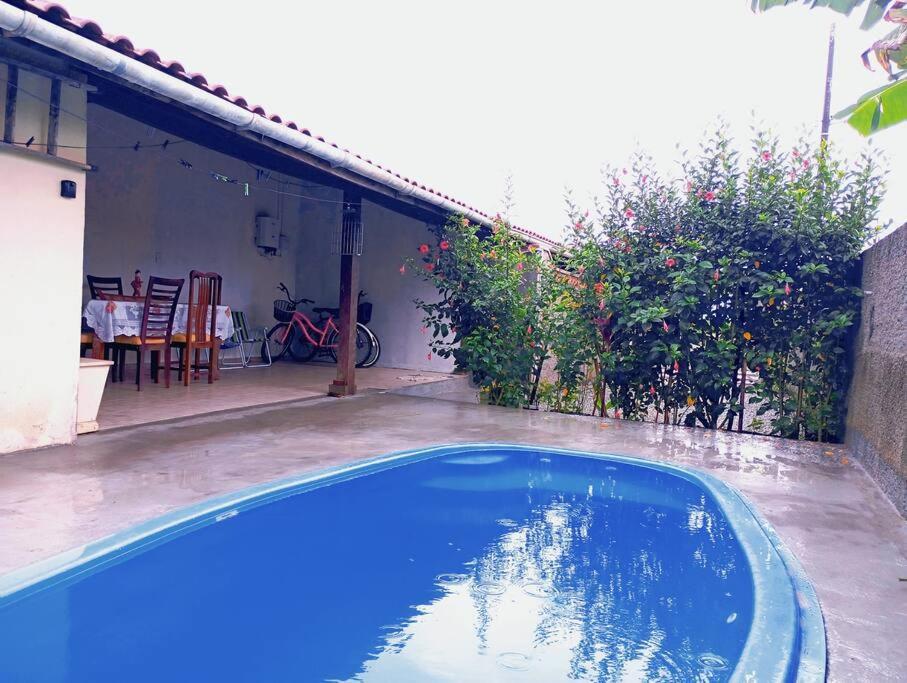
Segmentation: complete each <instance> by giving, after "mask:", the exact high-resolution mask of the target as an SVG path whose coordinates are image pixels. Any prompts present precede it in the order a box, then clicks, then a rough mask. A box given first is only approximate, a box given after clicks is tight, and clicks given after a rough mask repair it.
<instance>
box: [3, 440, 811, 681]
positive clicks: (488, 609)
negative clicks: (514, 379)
mask: <svg viewBox="0 0 907 683" xmlns="http://www.w3.org/2000/svg"><path fill="white" fill-rule="evenodd" d="M776 546H777V544H776V543H775V542H774V539H773V535H772V533H771V532H770V530H766V529H765V528H764V524H761V523H760V522H759V521H758V520H757V519H756V517H754V516H753V514H752V513H751V512H750V510H749V508H748V507H747V506H746V505H745V504H744V503H743V501H742V500H741V499H740V498H739V497H737V496H736V495H735V494H734V493H733V491H731V490H730V489H727V487H723V485H720V484H719V483H717V482H716V481H715V480H711V479H709V478H706V477H702V476H699V475H693V474H689V473H685V472H683V471H681V470H678V469H676V468H669V467H665V466H655V465H644V464H642V463H641V461H635V460H631V459H627V458H616V457H610V456H595V457H592V456H587V455H582V454H569V453H562V452H554V451H550V450H542V449H534V448H519V447H504V446H486V447H448V448H442V449H434V450H431V451H426V452H420V453H416V454H409V455H403V456H395V457H390V458H386V459H382V460H378V461H375V462H371V463H368V464H366V465H364V466H360V467H353V468H346V469H342V470H338V471H334V472H329V473H327V474H325V475H320V476H316V477H306V478H304V479H300V480H297V481H293V482H282V483H280V484H278V485H276V486H270V487H259V488H258V489H255V490H250V491H248V492H244V493H242V494H238V495H236V496H232V497H230V498H229V499H227V500H221V501H217V502H215V503H213V504H210V505H206V506H200V507H198V508H196V509H193V510H189V511H185V512H183V513H180V514H178V515H173V516H171V517H170V518H164V519H162V520H158V521H156V522H153V523H150V524H148V525H144V526H143V527H140V528H138V529H135V530H133V531H132V532H130V533H129V534H124V535H120V536H118V537H115V538H113V539H110V540H108V541H105V542H103V543H101V544H99V545H97V546H89V547H87V548H84V549H81V550H80V551H78V552H76V553H75V554H74V555H67V556H61V557H60V558H55V560H53V561H52V562H50V563H48V564H46V565H44V566H42V567H37V568H33V569H30V570H28V571H27V572H22V573H19V574H18V575H16V576H13V577H11V578H10V577H8V578H7V579H6V580H5V583H4V582H2V581H0V680H2V681H18V680H22V681H92V682H95V681H124V680H130V681H291V680H292V681H337V680H341V681H342V680H362V681H390V682H405V681H423V680H426V681H434V680H442V681H443V680H447V681H497V680H501V681H510V680H513V681H545V682H548V681H565V680H583V681H586V680H588V681H623V680H647V681H648V680H653V681H720V680H729V679H731V678H742V677H743V676H746V675H750V676H754V678H753V680H758V681H768V680H798V679H799V680H809V679H811V678H813V677H817V678H816V679H817V680H821V675H822V674H824V640H821V639H820V634H819V633H818V632H817V627H816V618H818V619H819V622H818V624H819V626H818V630H819V631H821V617H820V616H818V608H817V606H816V605H815V604H813V601H814V595H813V594H812V592H811V589H810V588H809V587H808V585H807V584H804V583H802V581H800V580H799V579H798V578H797V577H796V576H792V575H791V573H790V570H789V565H790V558H788V560H787V562H785V560H784V557H783V555H782V554H781V553H779V551H778V548H777V547H776ZM810 623H811V624H812V625H811V626H810ZM820 648H821V649H822V650H823V652H822V653H821V654H820V653H819V652H818V649H820ZM820 660H821V661H820Z"/></svg>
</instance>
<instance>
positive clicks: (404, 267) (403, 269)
mask: <svg viewBox="0 0 907 683" xmlns="http://www.w3.org/2000/svg"><path fill="white" fill-rule="evenodd" d="M400 275H406V265H405V264H404V265H402V266H400Z"/></svg>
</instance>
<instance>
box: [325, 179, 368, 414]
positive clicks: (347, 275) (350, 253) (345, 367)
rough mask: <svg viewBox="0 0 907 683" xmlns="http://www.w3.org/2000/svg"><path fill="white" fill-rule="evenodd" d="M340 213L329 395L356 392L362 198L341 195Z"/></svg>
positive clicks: (336, 245) (344, 394) (345, 194)
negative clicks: (337, 297)
mask: <svg viewBox="0 0 907 683" xmlns="http://www.w3.org/2000/svg"><path fill="white" fill-rule="evenodd" d="M343 199H344V205H343V217H342V223H341V226H340V230H339V231H338V233H337V239H335V247H336V249H335V250H336V252H338V253H340V334H339V335H338V336H339V339H338V342H337V377H336V378H335V379H334V381H333V382H332V383H331V386H329V387H328V393H329V394H330V395H331V396H352V395H353V394H355V393H356V322H357V319H356V318H357V309H358V307H359V254H360V253H361V249H362V239H361V237H362V200H361V198H359V197H355V196H352V195H351V194H350V193H348V192H344V195H343Z"/></svg>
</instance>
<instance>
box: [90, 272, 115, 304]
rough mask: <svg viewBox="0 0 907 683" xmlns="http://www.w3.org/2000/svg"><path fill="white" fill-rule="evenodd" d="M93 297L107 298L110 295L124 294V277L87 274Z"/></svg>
mask: <svg viewBox="0 0 907 683" xmlns="http://www.w3.org/2000/svg"><path fill="white" fill-rule="evenodd" d="M85 277H86V278H87V280H88V289H89V291H90V292H91V298H92V299H106V298H107V297H108V296H109V295H114V296H123V278H121V277H100V276H98V275H86V276H85Z"/></svg>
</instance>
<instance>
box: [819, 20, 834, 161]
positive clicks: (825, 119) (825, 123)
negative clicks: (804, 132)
mask: <svg viewBox="0 0 907 683" xmlns="http://www.w3.org/2000/svg"><path fill="white" fill-rule="evenodd" d="M834 68H835V25H834V24H832V25H831V30H830V31H829V33H828V63H827V65H826V67H825V106H824V107H823V109H822V138H821V140H822V147H824V146H825V145H827V144H828V128H829V126H830V125H831V77H832V74H833V72H834Z"/></svg>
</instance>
